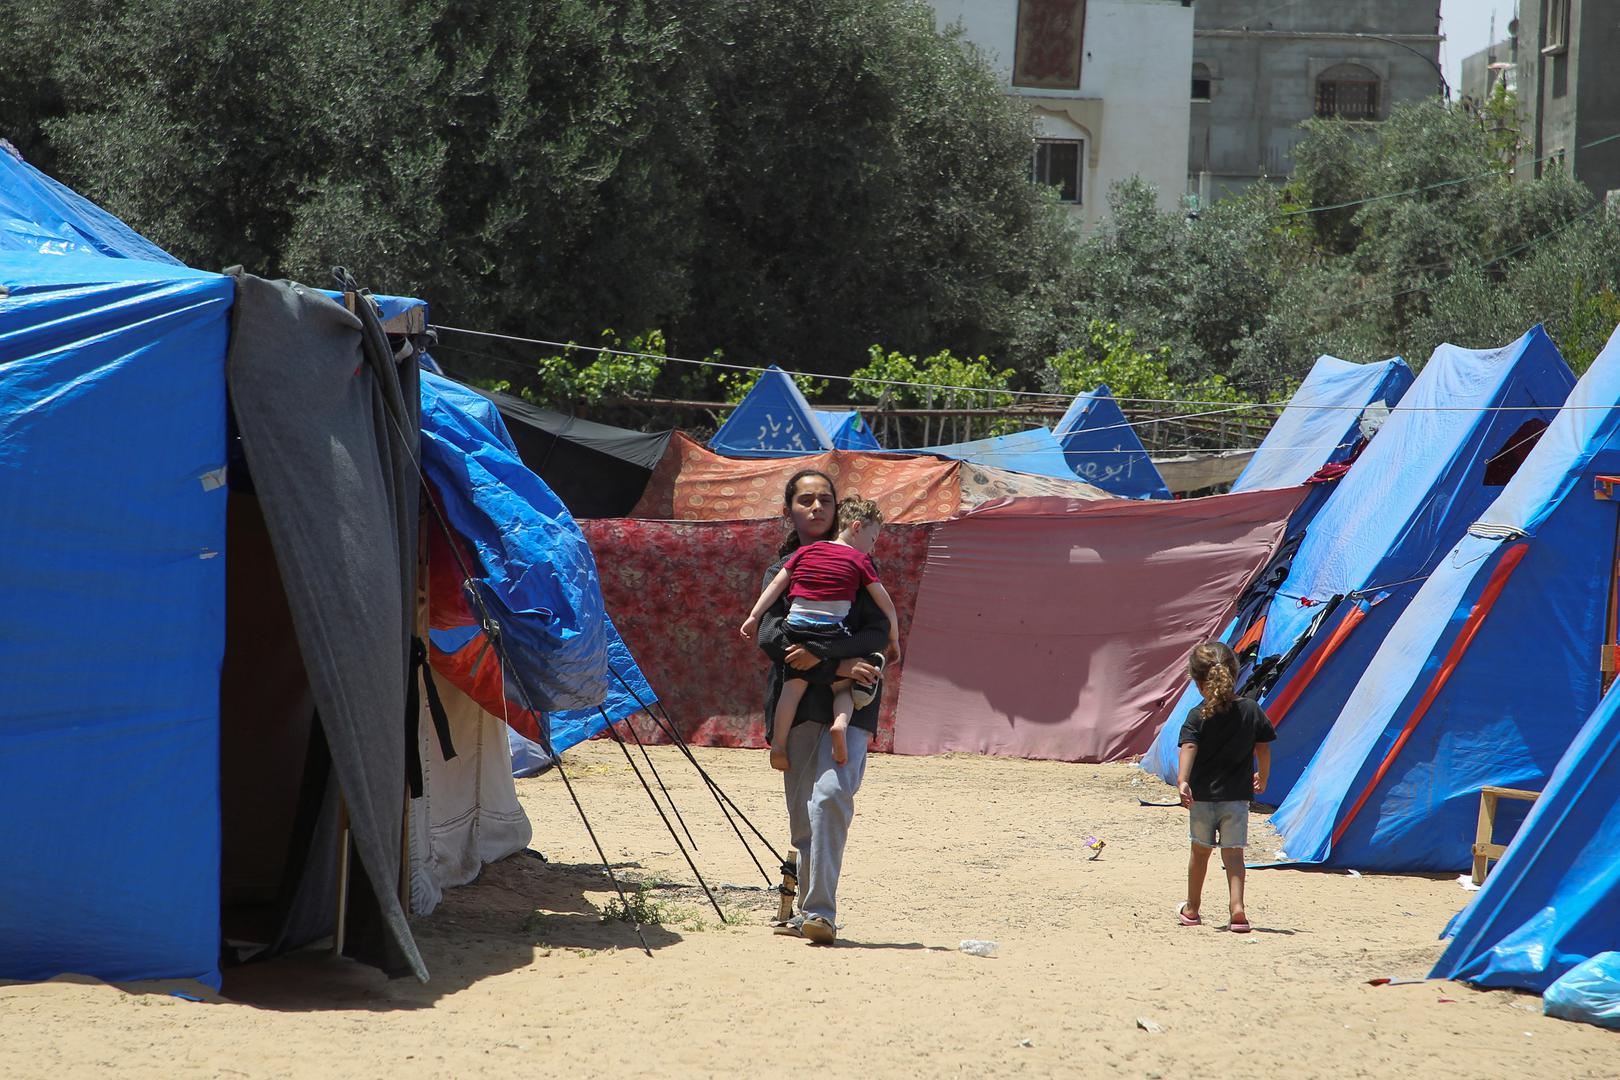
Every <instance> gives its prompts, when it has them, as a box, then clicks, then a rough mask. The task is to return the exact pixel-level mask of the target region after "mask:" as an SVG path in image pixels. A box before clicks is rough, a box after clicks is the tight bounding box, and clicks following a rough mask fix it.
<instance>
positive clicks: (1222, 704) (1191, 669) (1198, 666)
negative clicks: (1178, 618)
mask: <svg viewBox="0 0 1620 1080" xmlns="http://www.w3.org/2000/svg"><path fill="white" fill-rule="evenodd" d="M1187 673H1188V674H1189V675H1191V676H1192V677H1193V682H1195V683H1197V684H1198V688H1199V689H1200V690H1202V691H1203V692H1204V706H1203V708H1204V715H1205V716H1213V715H1214V714H1215V713H1218V712H1222V711H1224V710H1225V709H1226V707H1227V706H1228V705H1231V704H1232V702H1234V701H1236V700H1237V673H1238V662H1237V654H1236V653H1234V652H1233V651H1232V649H1231V646H1229V645H1227V644H1226V642H1224V641H1206V642H1204V643H1203V644H1202V645H1199V646H1196V647H1195V648H1194V649H1193V651H1192V655H1191V656H1189V657H1188V658H1187Z"/></svg>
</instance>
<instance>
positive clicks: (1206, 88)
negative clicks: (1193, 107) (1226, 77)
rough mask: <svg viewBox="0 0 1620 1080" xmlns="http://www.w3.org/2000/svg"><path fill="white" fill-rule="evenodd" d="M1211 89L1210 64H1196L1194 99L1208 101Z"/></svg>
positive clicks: (1193, 87) (1193, 85) (1193, 88)
mask: <svg viewBox="0 0 1620 1080" xmlns="http://www.w3.org/2000/svg"><path fill="white" fill-rule="evenodd" d="M1210 89H1211V79H1210V77H1209V65H1208V64H1194V65H1193V77H1192V99H1193V100H1194V101H1208V100H1209V92H1210Z"/></svg>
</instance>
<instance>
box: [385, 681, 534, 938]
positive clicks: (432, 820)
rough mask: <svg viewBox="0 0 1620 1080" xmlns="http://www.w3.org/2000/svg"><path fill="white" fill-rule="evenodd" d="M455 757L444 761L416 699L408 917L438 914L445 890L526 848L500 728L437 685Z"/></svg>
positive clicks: (529, 832)
mask: <svg viewBox="0 0 1620 1080" xmlns="http://www.w3.org/2000/svg"><path fill="white" fill-rule="evenodd" d="M434 685H435V686H436V687H437V688H438V691H439V697H440V699H441V700H442V701H443V703H444V711H445V714H446V715H447V716H448V717H449V720H450V741H451V744H452V745H453V746H454V747H455V750H456V756H455V757H454V758H453V759H451V760H450V761H446V760H444V755H443V754H442V753H441V752H440V749H439V738H438V735H437V734H436V733H435V732H434V729H433V718H432V716H431V715H429V713H428V705H427V694H426V692H425V691H424V692H423V693H422V695H421V700H422V717H421V723H420V724H418V725H417V741H418V743H419V747H420V750H421V754H422V781H423V784H422V789H423V795H422V797H421V798H420V799H413V800H411V835H410V841H411V914H412V915H426V914H428V913H430V912H431V911H433V909H434V908H436V907H438V906H439V901H440V900H441V899H442V898H443V896H444V890H445V889H450V888H454V887H455V886H457V885H465V884H467V883H468V882H470V881H472V880H473V879H475V878H476V877H478V875H479V874H480V873H481V872H482V871H483V869H484V867H485V865H487V864H489V863H492V862H497V861H499V860H501V859H504V858H506V857H507V856H508V855H511V854H513V853H515V852H519V851H522V850H523V849H524V848H526V847H528V846H529V842H530V841H531V840H532V839H533V836H534V830H533V827H532V826H531V825H530V824H529V818H528V815H527V814H525V813H524V811H523V806H522V805H521V804H520V803H519V802H518V798H517V787H516V785H515V784H514V783H513V781H512V755H511V751H510V750H509V749H508V748H507V743H506V724H505V722H504V721H503V720H502V719H501V718H500V717H498V716H491V715H490V714H489V713H487V712H485V711H484V710H483V709H482V708H480V707H479V705H478V703H477V702H475V701H473V700H472V699H471V698H469V697H468V696H467V695H465V694H463V693H462V692H461V691H459V690H457V689H456V688H455V687H453V686H451V685H450V684H449V682H448V681H446V680H444V679H435V680H434Z"/></svg>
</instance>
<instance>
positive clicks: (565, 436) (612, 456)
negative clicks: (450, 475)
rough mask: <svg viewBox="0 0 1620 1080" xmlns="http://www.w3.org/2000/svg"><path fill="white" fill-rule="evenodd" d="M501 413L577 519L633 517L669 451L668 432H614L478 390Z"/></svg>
mask: <svg viewBox="0 0 1620 1080" xmlns="http://www.w3.org/2000/svg"><path fill="white" fill-rule="evenodd" d="M470 389H473V390H475V391H476V392H477V393H480V394H482V395H484V396H485V397H486V398H488V399H489V400H490V401H491V402H493V403H494V405H495V407H496V408H497V409H499V410H500V413H501V419H502V420H504V421H505V422H506V430H507V431H508V432H509V433H510V434H511V436H512V442H513V443H515V444H516V445H517V449H518V454H519V455H520V456H521V457H522V458H523V464H525V465H527V466H528V467H529V470H530V471H531V472H533V473H534V474H535V475H536V476H538V477H540V479H542V480H544V481H545V482H546V486H547V487H549V488H551V490H552V491H553V492H555V493H556V495H557V497H558V498H559V499H561V500H562V501H563V505H564V506H566V507H568V510H569V513H571V514H573V515H574V516H575V517H576V518H606V517H628V516H629V514H630V511H631V509H632V508H633V507H634V506H635V505H636V503H637V502H639V501H641V494H642V492H644V491H645V490H646V489H647V481H648V479H650V478H651V477H652V471H653V470H654V469H656V468H657V467H658V463H659V462H660V461H662V460H663V458H664V450H665V448H666V447H668V446H669V435H670V433H669V432H667V431H660V432H656V433H653V434H648V433H645V432H641V431H630V430H627V429H625V428H617V427H611V426H609V425H607V424H598V423H594V422H592V421H590V420H581V419H579V418H578V417H575V416H567V415H564V414H563V413H559V412H553V411H552V410H550V409H542V408H540V407H539V406H536V405H531V404H529V403H528V402H527V401H524V400H523V399H522V398H519V397H513V396H512V395H511V394H502V393H498V392H493V391H488V390H478V389H477V387H471V388H470Z"/></svg>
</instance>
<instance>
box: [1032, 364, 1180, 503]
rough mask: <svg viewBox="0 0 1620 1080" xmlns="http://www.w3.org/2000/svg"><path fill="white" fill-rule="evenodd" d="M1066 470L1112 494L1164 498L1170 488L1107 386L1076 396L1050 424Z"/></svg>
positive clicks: (1167, 496)
mask: <svg viewBox="0 0 1620 1080" xmlns="http://www.w3.org/2000/svg"><path fill="white" fill-rule="evenodd" d="M1052 434H1053V436H1054V437H1055V438H1056V439H1057V441H1058V443H1059V444H1060V445H1061V446H1062V448H1063V456H1064V459H1065V460H1066V461H1067V462H1068V465H1069V470H1070V471H1071V472H1073V473H1074V474H1075V475H1076V476H1078V477H1080V479H1082V480H1084V481H1086V482H1087V483H1091V484H1095V485H1097V486H1098V487H1100V488H1102V489H1103V490H1104V491H1106V492H1108V493H1109V494H1110V495H1119V496H1121V497H1123V498H1127V499H1168V498H1170V489H1169V488H1168V487H1166V486H1165V483H1164V477H1162V476H1160V475H1159V470H1158V468H1156V467H1155V466H1154V464H1153V459H1152V458H1150V457H1148V452H1147V450H1146V449H1145V448H1144V447H1143V446H1142V440H1141V439H1139V438H1138V437H1137V435H1136V429H1135V428H1133V427H1131V425H1130V423H1129V422H1128V421H1127V420H1126V419H1125V414H1124V413H1122V412H1120V410H1119V403H1118V402H1117V401H1115V400H1114V395H1113V392H1112V391H1110V390H1109V389H1108V387H1107V386H1099V387H1097V389H1095V390H1093V391H1091V392H1090V393H1088V394H1080V395H1078V396H1077V397H1076V398H1075V399H1074V401H1073V402H1072V403H1071V404H1070V405H1069V409H1068V411H1067V412H1065V413H1064V414H1063V419H1061V420H1059V421H1058V422H1057V426H1056V427H1055V428H1053V429H1052Z"/></svg>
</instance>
